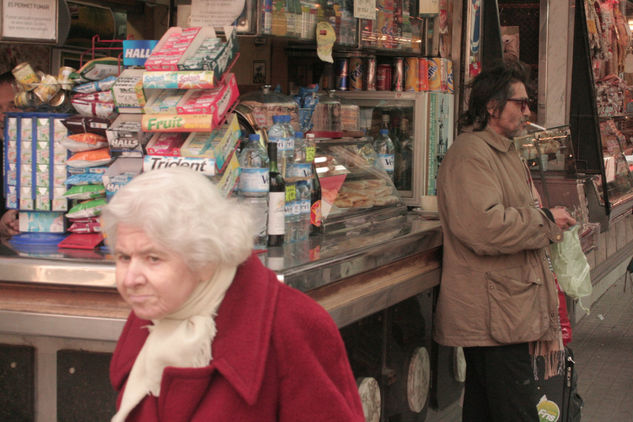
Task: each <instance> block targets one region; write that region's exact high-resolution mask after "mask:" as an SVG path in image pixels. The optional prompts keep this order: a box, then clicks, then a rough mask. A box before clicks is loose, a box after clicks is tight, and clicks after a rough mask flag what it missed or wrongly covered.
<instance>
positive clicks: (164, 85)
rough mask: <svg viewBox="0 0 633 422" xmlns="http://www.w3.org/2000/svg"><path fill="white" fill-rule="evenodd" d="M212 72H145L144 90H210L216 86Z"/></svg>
mask: <svg viewBox="0 0 633 422" xmlns="http://www.w3.org/2000/svg"><path fill="white" fill-rule="evenodd" d="M215 75H216V74H215V73H214V72H213V71H210V70H208V71H193V72H190V71H162V72H145V73H144V74H143V88H145V89H211V88H214V87H215V86H216V77H215Z"/></svg>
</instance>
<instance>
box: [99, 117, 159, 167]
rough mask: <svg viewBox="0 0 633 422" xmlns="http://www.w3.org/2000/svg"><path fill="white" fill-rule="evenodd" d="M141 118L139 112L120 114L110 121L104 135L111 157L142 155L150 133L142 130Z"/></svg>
mask: <svg viewBox="0 0 633 422" xmlns="http://www.w3.org/2000/svg"><path fill="white" fill-rule="evenodd" d="M141 119H142V118H141V115H139V114H120V115H119V116H118V117H117V118H116V120H115V121H114V122H112V124H111V125H110V127H109V128H108V130H107V131H106V136H107V138H108V145H109V146H110V155H111V156H112V157H113V158H116V157H121V156H137V157H141V156H142V155H143V147H144V146H145V145H146V144H147V142H148V141H149V139H150V138H151V136H152V135H151V134H150V133H145V132H143V130H142V121H141Z"/></svg>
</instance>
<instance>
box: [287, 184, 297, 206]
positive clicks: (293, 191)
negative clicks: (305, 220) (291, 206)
mask: <svg viewBox="0 0 633 422" xmlns="http://www.w3.org/2000/svg"><path fill="white" fill-rule="evenodd" d="M295 199H297V186H296V185H295V184H294V183H291V184H289V185H286V203H288V202H292V201H294V200H295Z"/></svg>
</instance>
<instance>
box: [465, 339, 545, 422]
mask: <svg viewBox="0 0 633 422" xmlns="http://www.w3.org/2000/svg"><path fill="white" fill-rule="evenodd" d="M464 356H465V357H466V386H465V391H464V409H463V412H462V422H484V421H485V422H510V421H511V422H519V421H521V422H524V421H530V422H538V421H539V417H538V413H537V410H536V404H537V390H536V383H535V381H534V375H533V373H532V363H531V358H530V352H529V348H528V344H527V343H521V344H511V345H508V346H494V347H464Z"/></svg>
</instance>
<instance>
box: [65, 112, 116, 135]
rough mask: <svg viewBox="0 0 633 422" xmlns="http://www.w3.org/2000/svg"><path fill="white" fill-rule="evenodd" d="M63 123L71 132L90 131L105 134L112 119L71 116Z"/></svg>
mask: <svg viewBox="0 0 633 422" xmlns="http://www.w3.org/2000/svg"><path fill="white" fill-rule="evenodd" d="M62 123H63V125H64V126H65V127H66V129H68V131H69V132H71V133H85V132H90V133H97V134H99V135H104V136H105V133H106V129H108V126H110V119H103V118H100V117H87V116H70V117H67V118H66V119H64V120H63V121H62Z"/></svg>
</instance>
